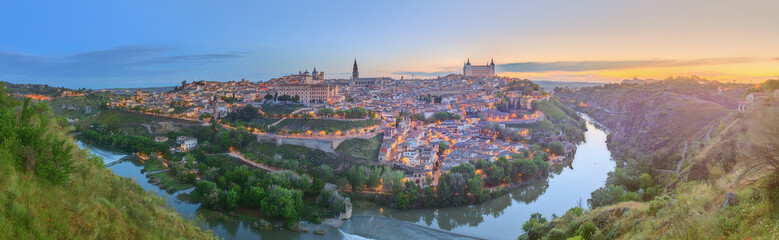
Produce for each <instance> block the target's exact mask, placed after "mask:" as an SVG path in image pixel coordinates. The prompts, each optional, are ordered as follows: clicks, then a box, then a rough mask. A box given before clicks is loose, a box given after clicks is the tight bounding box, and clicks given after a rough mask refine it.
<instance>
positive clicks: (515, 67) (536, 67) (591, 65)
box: [496, 58, 757, 72]
mask: <svg viewBox="0 0 779 240" xmlns="http://www.w3.org/2000/svg"><path fill="white" fill-rule="evenodd" d="M754 61H757V59H754V58H702V59H692V60H668V59H651V60H629V61H560V62H519V63H508V64H499V65H497V67H496V68H497V69H496V70H497V71H498V72H548V71H568V72H580V71H593V70H607V69H629V68H646V67H681V66H699V65H715V64H727V63H743V62H754Z"/></svg>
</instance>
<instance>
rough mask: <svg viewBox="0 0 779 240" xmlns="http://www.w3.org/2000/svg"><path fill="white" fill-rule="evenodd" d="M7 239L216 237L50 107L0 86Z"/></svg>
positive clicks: (2, 230)
mask: <svg viewBox="0 0 779 240" xmlns="http://www.w3.org/2000/svg"><path fill="white" fill-rule="evenodd" d="M0 123H1V124H0V192H2V194H0V206H3V207H2V208H0V236H4V237H5V238H7V239H55V238H62V237H63V236H68V237H69V238H74V239H211V238H213V235H212V234H211V233H210V232H204V231H202V230H201V228H200V227H199V226H198V225H197V224H196V223H195V222H193V221H190V220H186V219H184V218H182V216H181V215H179V214H178V213H177V212H176V211H175V210H174V209H171V208H168V207H167V206H166V205H165V202H164V200H163V199H161V198H159V197H157V196H156V195H152V194H149V193H147V192H146V191H145V190H143V189H142V188H141V187H140V186H138V185H137V184H136V183H135V182H134V181H133V180H131V179H126V178H122V177H119V176H117V175H115V174H113V173H111V171H110V170H108V169H106V168H105V166H104V165H103V163H102V160H101V159H99V158H98V157H94V156H90V155H89V153H88V152H86V151H83V150H80V149H79V148H78V147H77V146H76V144H75V143H74V142H73V139H72V137H71V136H70V134H69V133H68V131H69V130H70V128H69V127H67V126H66V125H64V124H61V123H57V122H55V121H53V120H52V117H51V112H50V111H49V110H48V107H47V105H46V104H36V103H33V102H30V101H29V100H27V101H25V102H24V103H21V102H19V101H17V100H15V99H12V98H10V97H9V96H8V95H7V93H6V92H5V88H4V87H0Z"/></svg>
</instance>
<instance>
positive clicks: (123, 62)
mask: <svg viewBox="0 0 779 240" xmlns="http://www.w3.org/2000/svg"><path fill="white" fill-rule="evenodd" d="M171 51H173V49H171V48H167V47H162V46H154V45H131V46H122V47H117V48H111V49H104V50H96V51H87V52H80V53H75V54H70V55H64V56H57V55H33V54H25V53H16V52H0V76H3V77H4V78H5V79H8V80H14V79H30V80H34V81H37V80H40V79H56V80H58V81H67V80H68V79H78V80H79V81H89V80H92V81H94V80H95V79H122V78H137V77H150V76H160V75H163V74H167V73H171V72H175V71H178V70H180V69H185V68H186V67H185V65H201V64H209V63H218V62H224V61H228V60H230V59H234V58H239V57H242V56H241V55H239V54H233V53H218V54H192V55H171V54H168V53H170V52H171ZM177 69H178V70H177Z"/></svg>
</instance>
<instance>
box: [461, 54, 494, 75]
mask: <svg viewBox="0 0 779 240" xmlns="http://www.w3.org/2000/svg"><path fill="white" fill-rule="evenodd" d="M463 75H465V76H466V77H492V76H495V62H494V61H492V60H490V64H488V65H471V59H470V58H468V61H467V62H466V63H465V65H463Z"/></svg>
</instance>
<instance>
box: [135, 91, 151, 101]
mask: <svg viewBox="0 0 779 240" xmlns="http://www.w3.org/2000/svg"><path fill="white" fill-rule="evenodd" d="M148 98H149V92H147V91H143V90H136V91H135V93H133V99H134V100H135V101H139V102H142V101H143V100H145V99H148Z"/></svg>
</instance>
